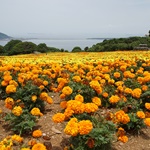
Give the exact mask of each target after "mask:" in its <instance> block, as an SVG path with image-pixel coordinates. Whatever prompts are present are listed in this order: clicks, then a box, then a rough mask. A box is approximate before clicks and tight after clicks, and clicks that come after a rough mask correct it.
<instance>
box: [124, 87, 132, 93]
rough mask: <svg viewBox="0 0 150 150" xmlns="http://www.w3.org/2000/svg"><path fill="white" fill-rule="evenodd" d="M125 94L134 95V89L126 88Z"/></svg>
mask: <svg viewBox="0 0 150 150" xmlns="http://www.w3.org/2000/svg"><path fill="white" fill-rule="evenodd" d="M124 93H126V94H132V89H130V88H125V90H124Z"/></svg>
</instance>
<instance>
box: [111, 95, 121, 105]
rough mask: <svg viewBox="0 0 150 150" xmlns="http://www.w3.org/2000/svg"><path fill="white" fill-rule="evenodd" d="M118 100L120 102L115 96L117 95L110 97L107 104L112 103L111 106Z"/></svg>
mask: <svg viewBox="0 0 150 150" xmlns="http://www.w3.org/2000/svg"><path fill="white" fill-rule="evenodd" d="M119 100H120V98H119V96H117V95H112V96H111V97H110V98H109V102H110V103H112V104H115V103H117V102H118V101H119Z"/></svg>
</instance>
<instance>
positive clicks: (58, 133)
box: [0, 93, 150, 150]
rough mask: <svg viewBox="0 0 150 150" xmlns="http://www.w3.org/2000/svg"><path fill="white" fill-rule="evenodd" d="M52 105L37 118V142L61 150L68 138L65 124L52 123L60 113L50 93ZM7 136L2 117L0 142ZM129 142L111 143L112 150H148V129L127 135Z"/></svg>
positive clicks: (55, 97) (0, 102)
mask: <svg viewBox="0 0 150 150" xmlns="http://www.w3.org/2000/svg"><path fill="white" fill-rule="evenodd" d="M50 95H51V97H52V98H53V101H54V103H53V104H51V105H46V108H45V113H44V115H43V116H42V117H40V118H39V120H38V123H37V126H36V129H40V130H41V131H42V132H43V136H42V137H41V138H39V139H38V141H40V142H42V143H44V144H45V145H48V146H47V147H49V148H48V150H63V147H64V146H65V145H66V144H68V138H69V136H67V135H65V134H64V133H63V129H64V126H65V124H60V123H59V124H56V123H54V122H53V121H52V116H53V115H54V114H55V113H57V112H60V111H61V108H60V106H59V103H60V99H59V95H58V94H57V93H50ZM0 108H1V109H2V111H3V114H5V113H7V112H8V109H6V108H5V107H4V101H3V100H0ZM8 135H13V132H12V131H10V130H9V129H8V125H7V124H6V122H5V121H4V120H3V116H1V118H0V141H1V140H2V139H3V138H5V137H6V136H8ZM23 137H24V143H23V144H22V145H26V144H27V142H28V141H29V140H30V139H33V138H32V136H31V135H25V136H23ZM128 137H129V141H128V142H127V143H122V142H120V141H115V142H113V150H150V128H146V129H143V130H142V131H141V132H140V134H139V135H138V136H137V135H136V136H134V135H132V134H128ZM20 147H21V146H18V145H16V146H14V150H20ZM51 147H52V148H51Z"/></svg>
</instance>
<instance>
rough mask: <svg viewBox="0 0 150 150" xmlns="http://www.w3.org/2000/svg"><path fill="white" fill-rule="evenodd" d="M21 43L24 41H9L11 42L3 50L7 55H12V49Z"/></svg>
mask: <svg viewBox="0 0 150 150" xmlns="http://www.w3.org/2000/svg"><path fill="white" fill-rule="evenodd" d="M20 42H22V41H21V40H11V41H9V42H8V43H7V44H6V45H5V46H4V48H3V51H4V53H6V54H8V53H10V51H11V50H12V48H13V47H14V46H15V45H16V44H18V43H20Z"/></svg>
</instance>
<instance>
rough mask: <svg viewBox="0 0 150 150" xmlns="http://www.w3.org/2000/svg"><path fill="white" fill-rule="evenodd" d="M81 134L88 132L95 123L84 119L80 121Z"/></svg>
mask: <svg viewBox="0 0 150 150" xmlns="http://www.w3.org/2000/svg"><path fill="white" fill-rule="evenodd" d="M78 128H79V133H80V135H84V134H88V133H89V132H90V131H91V130H92V129H93V125H92V122H91V121H90V120H82V121H80V122H79V123H78Z"/></svg>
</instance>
